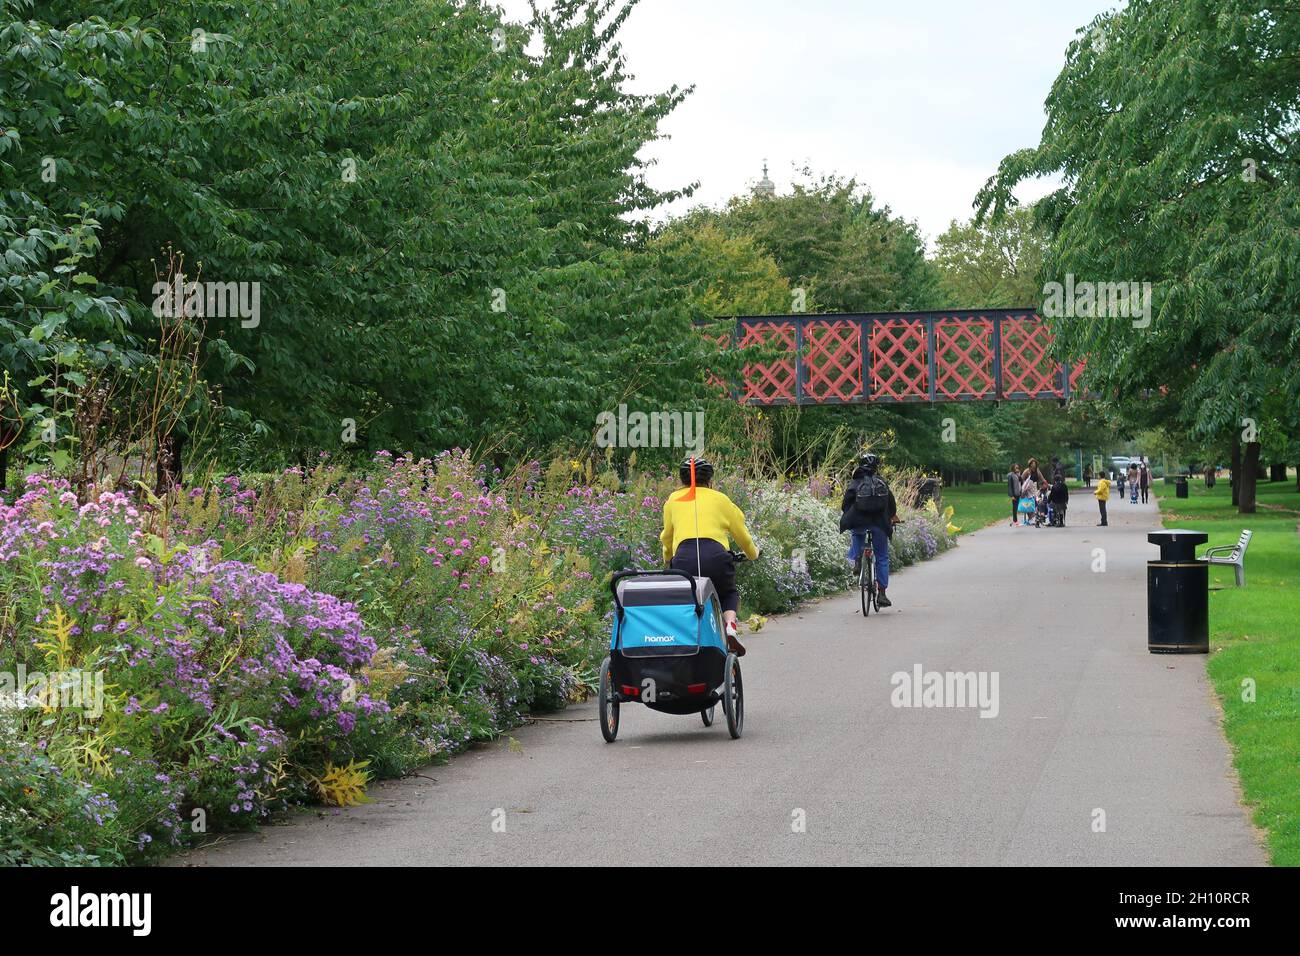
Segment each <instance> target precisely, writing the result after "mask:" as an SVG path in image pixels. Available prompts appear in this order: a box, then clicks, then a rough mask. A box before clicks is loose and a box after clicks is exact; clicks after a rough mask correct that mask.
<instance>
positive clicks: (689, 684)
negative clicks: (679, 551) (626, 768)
mask: <svg viewBox="0 0 1300 956" xmlns="http://www.w3.org/2000/svg"><path fill="white" fill-rule="evenodd" d="M610 590H611V591H613V593H614V623H613V626H612V628H611V633H610V638H609V656H608V657H606V658H605V660H604V663H602V664H601V665H600V690H599V694H600V732H601V734H602V735H603V736H604V738H605V741H606V742H607V743H613V741H614V738H615V737H617V736H618V721H619V706H620V705H621V704H644V705H645V706H647V707H649V708H650V709H651V710H658V711H662V712H663V713H666V714H699V715H700V717H701V719H702V720H703V721H704V726H706V727H711V726H713V717H714V712H715V709H716V708H717V705H718V703H719V702H721V703H722V710H723V713H724V714H726V717H727V730H728V731H729V732H730V733H731V736H732V737H733V738H735V737H739V736H740V734H741V731H742V730H743V728H744V723H745V697H744V690H743V688H742V685H741V680H740V661H739V660H738V659H737V657H736V655H735V654H732V653H730V652H729V651H728V650H727V645H726V639H725V637H724V635H723V630H722V628H723V625H722V605H721V602H720V601H719V600H718V593H717V591H716V589H715V588H714V586H713V582H712V581H710V580H709V579H708V578H706V577H692V576H691V575H689V574H687V573H686V572H685V571H676V570H672V571H620V572H619V573H618V574H615V575H614V577H613V579H612V580H611V581H610Z"/></svg>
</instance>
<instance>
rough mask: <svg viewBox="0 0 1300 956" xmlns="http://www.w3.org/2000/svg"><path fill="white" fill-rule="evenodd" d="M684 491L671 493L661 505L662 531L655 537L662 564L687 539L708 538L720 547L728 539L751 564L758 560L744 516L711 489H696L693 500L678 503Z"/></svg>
mask: <svg viewBox="0 0 1300 956" xmlns="http://www.w3.org/2000/svg"><path fill="white" fill-rule="evenodd" d="M688 491H690V489H689V488H682V489H681V490H680V491H674V492H673V493H672V494H671V495H669V496H668V500H667V501H665V502H664V530H663V533H662V534H660V535H659V542H660V544H662V545H663V548H664V563H665V564H667V563H668V562H669V561H671V560H672V559H673V555H674V554H676V553H677V548H678V546H680V545H681V543H682V542H683V541H689V540H690V539H691V538H712V539H713V540H714V541H716V542H718V543H719V544H720V545H722V546H723V547H724V548H726V547H730V540H731V539H734V540H735V542H736V544H738V545H740V550H742V551H744V552H745V557H747V558H749V559H750V560H751V561H753V560H754V559H755V558H757V557H758V548H756V547H754V539H753V538H751V537H750V536H749V529H748V528H746V527H745V515H744V514H743V513H742V512H741V510H740V509H739V508H737V507H736V506H735V505H734V504H733V503H732V501H731V499H730V498H728V497H727V496H726V495H724V494H723V493H722V492H720V491H714V490H713V489H712V488H696V489H695V494H696V500H695V501H682V500H680V499H681V497H682V495H684V494H686V493H687V492H688ZM697 505H698V507H699V512H698V513H699V524H698V526H697V524H696V506H697Z"/></svg>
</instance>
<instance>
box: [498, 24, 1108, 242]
mask: <svg viewBox="0 0 1300 956" xmlns="http://www.w3.org/2000/svg"><path fill="white" fill-rule="evenodd" d="M499 2H500V5H501V6H502V7H503V8H504V9H505V11H506V14H507V16H508V17H510V18H511V19H517V20H522V19H526V17H527V9H528V7H527V2H526V0H499ZM1115 5H1116V3H1115V2H1114V0H1111V2H1105V0H911V2H898V0H889V2H883V0H802V2H799V0H786V2H780V0H641V3H640V5H639V6H638V7H637V8H636V9H635V10H634V11H633V13H632V15H631V17H630V18H629V20H628V23H627V25H626V26H625V28H624V30H623V32H622V34H621V36H622V40H623V47H624V51H625V54H626V57H627V61H628V69H629V71H630V72H631V73H633V74H634V75H635V76H636V80H635V82H634V84H633V88H634V89H636V90H638V91H644V92H649V91H657V90H662V89H666V88H667V87H669V86H671V85H672V84H674V83H676V84H678V85H679V86H683V87H685V86H689V85H691V84H694V85H695V92H694V93H693V94H692V95H691V96H690V97H688V98H687V100H686V102H685V103H683V104H682V105H681V106H680V107H678V109H677V111H676V112H675V113H674V114H673V115H672V116H670V117H669V118H668V120H667V121H666V122H665V123H664V125H663V130H664V132H665V133H668V134H669V135H670V136H671V137H672V138H671V139H670V140H666V141H662V142H659V143H656V144H654V145H653V146H652V147H651V148H650V149H649V151H648V154H647V155H649V156H651V157H653V158H655V159H656V160H658V166H657V167H656V168H655V169H654V170H652V172H651V183H652V184H653V185H655V186H657V187H660V188H669V187H676V186H680V185H684V184H687V183H690V182H693V181H698V182H699V189H698V190H697V191H696V193H695V195H694V197H692V198H691V199H689V200H685V201H683V202H682V203H679V204H678V206H677V207H676V208H674V209H672V210H671V211H672V212H678V211H684V209H685V208H686V207H687V206H689V205H694V204H696V203H699V202H704V203H708V204H709V205H718V204H720V203H723V202H725V201H726V199H727V198H728V197H730V196H732V195H734V194H736V193H738V192H743V191H745V190H747V189H749V188H751V187H752V186H753V184H754V183H755V182H756V181H757V180H758V179H759V178H760V177H761V175H762V171H761V170H762V164H763V159H764V158H765V157H766V159H767V161H768V167H769V175H770V177H771V179H772V180H773V182H775V183H776V187H777V191H778V192H783V191H785V190H787V189H788V188H789V184H790V180H791V174H792V171H793V169H794V168H796V167H803V166H805V165H807V166H810V167H811V168H813V169H814V170H816V171H818V172H836V173H840V174H842V175H845V176H854V177H856V178H857V179H858V181H859V182H860V183H862V184H864V185H866V186H867V187H868V188H870V190H871V191H872V193H873V194H874V195H875V196H876V198H877V201H878V202H880V203H887V204H888V205H889V206H890V207H892V209H893V210H894V212H895V213H897V214H900V215H902V216H903V217H905V218H907V219H914V220H916V221H917V222H918V223H920V226H921V229H922V231H923V232H924V233H925V234H926V235H927V237H929V238H930V239H933V237H934V236H936V235H937V234H939V233H941V232H943V231H944V229H946V228H947V226H948V223H949V221H950V220H952V219H967V218H969V217H970V214H971V200H972V199H973V198H974V196H975V192H976V191H977V190H978V189H979V187H980V186H982V185H983V184H984V181H985V180H986V179H987V178H988V177H989V176H990V175H991V174H992V173H993V172H994V171H995V170H996V168H997V164H998V162H999V161H1000V160H1001V159H1002V157H1003V156H1005V155H1006V154H1007V153H1009V152H1012V151H1013V150H1016V149H1019V148H1021V147H1025V146H1034V145H1037V143H1038V138H1039V134H1040V133H1041V131H1042V128H1043V123H1044V114H1043V100H1044V99H1045V98H1046V96H1047V92H1048V90H1049V89H1050V88H1051V85H1052V81H1053V80H1054V79H1055V78H1056V75H1057V74H1058V73H1059V72H1060V69H1061V65H1062V63H1063V59H1064V54H1065V48H1066V45H1067V44H1068V43H1069V42H1070V41H1071V40H1072V39H1073V38H1074V35H1075V30H1077V29H1079V28H1080V27H1084V26H1087V25H1088V24H1089V23H1090V22H1091V21H1092V19H1093V18H1094V17H1095V16H1096V15H1097V14H1099V13H1101V12H1103V11H1104V10H1107V9H1110V8H1111V7H1114V6H1115ZM1050 185H1051V184H1050V183H1030V184H1026V185H1025V187H1023V189H1022V190H1021V191H1020V192H1019V193H1018V195H1020V196H1021V198H1022V199H1033V198H1037V196H1038V195H1041V194H1042V193H1043V192H1046V191H1047V189H1048V188H1049V187H1050Z"/></svg>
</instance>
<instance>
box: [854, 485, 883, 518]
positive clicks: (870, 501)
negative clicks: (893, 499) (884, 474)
mask: <svg viewBox="0 0 1300 956" xmlns="http://www.w3.org/2000/svg"><path fill="white" fill-rule="evenodd" d="M888 508H889V486H888V485H886V484H885V480H884V479H883V478H881V477H880V476H879V475H867V476H865V477H864V478H863V479H862V480H861V481H860V482H858V487H857V490H856V492H855V493H854V497H853V510H854V511H856V512H857V513H858V514H860V515H865V516H867V517H868V518H878V517H880V516H881V515H883V514H884V513H885V511H886V510H887V509H888Z"/></svg>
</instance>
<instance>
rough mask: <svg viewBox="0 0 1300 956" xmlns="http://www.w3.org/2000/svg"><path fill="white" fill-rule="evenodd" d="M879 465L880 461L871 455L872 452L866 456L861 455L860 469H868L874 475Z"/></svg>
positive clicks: (859, 460)
mask: <svg viewBox="0 0 1300 956" xmlns="http://www.w3.org/2000/svg"><path fill="white" fill-rule="evenodd" d="M879 464H880V459H879V458H877V457H876V456H875V455H873V454H871V452H867V453H866V454H865V455H860V456H859V457H858V467H859V468H865V469H867V471H868V472H870V473H871V474H873V475H874V474H875V473H876V468H877V466H879Z"/></svg>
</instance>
